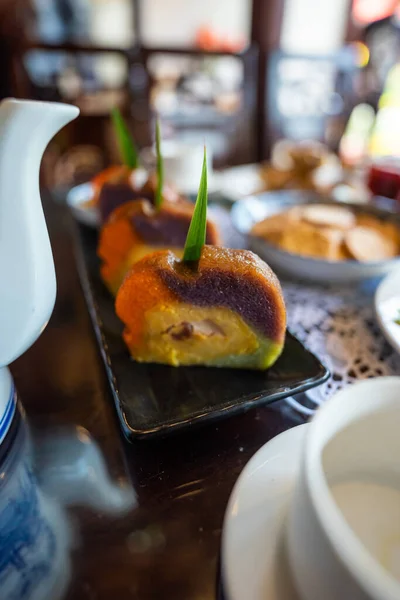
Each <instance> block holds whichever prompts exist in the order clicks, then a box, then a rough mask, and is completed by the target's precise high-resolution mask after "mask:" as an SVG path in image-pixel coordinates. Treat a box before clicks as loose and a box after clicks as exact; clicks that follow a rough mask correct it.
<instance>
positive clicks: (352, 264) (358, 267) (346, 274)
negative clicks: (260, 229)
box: [231, 191, 400, 283]
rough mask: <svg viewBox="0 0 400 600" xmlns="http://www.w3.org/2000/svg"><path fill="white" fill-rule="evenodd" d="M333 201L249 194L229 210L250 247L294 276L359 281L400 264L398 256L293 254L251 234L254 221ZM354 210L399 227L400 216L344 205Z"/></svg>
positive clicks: (307, 194)
mask: <svg viewBox="0 0 400 600" xmlns="http://www.w3.org/2000/svg"><path fill="white" fill-rule="evenodd" d="M316 202H317V203H318V204H330V205H331V204H332V202H331V201H330V200H326V199H323V198H321V197H319V196H317V195H316V194H314V193H312V192H300V191H281V192H266V193H263V194H259V195H254V196H249V197H248V198H245V199H243V200H241V201H240V202H237V203H236V204H235V205H234V206H233V208H232V210H231V215H232V221H233V224H234V226H235V227H236V229H237V230H238V231H239V232H240V233H242V234H245V235H248V239H249V247H250V248H251V250H253V251H254V252H256V253H257V254H258V255H259V256H261V258H262V259H263V260H265V261H266V262H267V263H268V264H269V265H270V266H271V267H272V268H273V269H275V270H276V271H278V272H281V273H283V274H287V275H290V276H292V277H295V278H300V279H306V280H309V281H314V282H321V283H345V282H354V283H355V282H359V281H362V280H367V279H373V278H375V277H379V276H383V275H386V274H387V273H390V272H391V271H393V270H394V269H396V268H397V267H400V257H396V258H392V259H390V260H385V261H376V262H358V261H355V260H346V261H329V260H323V259H316V258H310V257H305V256H300V255H298V254H292V253H290V252H285V251H284V250H280V249H279V248H276V247H275V246H273V245H272V244H269V243H268V242H266V241H264V240H261V239H259V238H256V237H254V236H252V235H251V234H250V230H251V228H252V227H253V225H254V224H255V223H257V222H258V221H261V220H262V219H265V218H266V217H268V216H270V215H273V214H277V213H280V212H283V211H285V210H286V209H288V208H290V207H292V206H295V205H296V204H306V203H316ZM346 206H349V207H350V208H351V209H352V210H354V211H355V212H357V213H364V214H370V215H373V216H377V217H379V218H382V219H386V220H390V221H391V222H394V223H396V224H397V225H398V226H399V228H400V215H395V214H392V213H388V212H386V211H382V210H379V209H376V208H374V207H372V206H365V205H359V204H346Z"/></svg>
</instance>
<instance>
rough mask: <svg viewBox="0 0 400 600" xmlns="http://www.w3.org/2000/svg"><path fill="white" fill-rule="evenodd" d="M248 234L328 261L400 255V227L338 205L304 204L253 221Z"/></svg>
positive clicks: (386, 257)
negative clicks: (256, 221) (255, 221)
mask: <svg viewBox="0 0 400 600" xmlns="http://www.w3.org/2000/svg"><path fill="white" fill-rule="evenodd" d="M251 234H252V235H253V236H254V237H257V238H261V239H263V240H265V241H267V242H269V243H270V244H272V245H274V246H276V247H278V248H280V249H281V250H285V251H286V252H290V253H291V254H299V255H301V256H308V257H312V258H320V259H324V260H329V261H341V260H357V261H359V262H376V261H381V260H388V259H391V258H394V257H395V256H398V255H399V254H400V230H399V228H398V227H397V226H396V225H395V224H394V223H391V222H389V221H385V220H383V219H379V218H378V217H375V216H373V215H368V214H362V213H355V212H354V211H353V210H351V208H349V207H346V206H343V205H340V204H305V205H299V206H295V207H292V208H290V209H288V210H286V211H284V212H281V213H278V214H274V215H271V216H269V217H267V218H266V219H264V220H263V221H259V222H258V223H255V224H254V226H253V227H252V230H251Z"/></svg>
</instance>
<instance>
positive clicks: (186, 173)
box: [142, 140, 212, 194]
mask: <svg viewBox="0 0 400 600" xmlns="http://www.w3.org/2000/svg"><path fill="white" fill-rule="evenodd" d="M161 152H162V157H163V163H164V174H165V180H166V181H167V182H169V183H171V184H173V185H174V186H175V187H176V188H177V189H178V190H179V191H181V192H182V193H187V194H191V193H197V190H198V187H199V183H200V176H201V167H202V164H203V154H204V145H203V144H198V143H189V142H185V141H181V140H163V141H162V142H161ZM142 158H143V162H144V164H145V165H146V166H147V167H149V168H150V167H151V165H154V164H155V149H154V148H146V149H145V150H144V151H143V153H142ZM207 169H208V175H209V177H210V176H211V175H212V150H211V148H210V147H209V146H208V147H207Z"/></svg>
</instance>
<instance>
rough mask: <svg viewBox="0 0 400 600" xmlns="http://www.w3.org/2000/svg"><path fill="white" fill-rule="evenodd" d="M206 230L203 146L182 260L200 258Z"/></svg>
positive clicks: (205, 182)
mask: <svg viewBox="0 0 400 600" xmlns="http://www.w3.org/2000/svg"><path fill="white" fill-rule="evenodd" d="M206 230H207V154H206V149H205V148H204V158H203V168H202V171H201V179H200V186H199V193H198V194H197V200H196V206H195V207H194V212H193V216H192V220H191V222H190V227H189V231H188V234H187V238H186V243H185V249H184V252H183V262H195V261H198V260H199V259H200V256H201V251H202V248H203V246H204V244H205V242H206Z"/></svg>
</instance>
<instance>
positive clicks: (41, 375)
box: [12, 195, 301, 600]
mask: <svg viewBox="0 0 400 600" xmlns="http://www.w3.org/2000/svg"><path fill="white" fill-rule="evenodd" d="M44 196H45V198H44V201H45V202H44V204H45V211H46V215H47V221H48V226H49V231H50V236H51V241H52V246H53V252H54V259H55V264H56V271H57V281H58V295H57V301H56V306H55V309H54V313H53V316H52V318H51V321H50V323H49V325H48V327H47V329H46V330H45V331H44V333H43V335H42V336H41V338H40V339H39V340H38V341H37V342H36V344H35V345H34V346H33V347H32V348H31V349H30V350H29V351H28V352H26V354H25V355H24V356H23V357H22V358H20V359H19V360H18V361H17V362H16V363H15V364H14V365H13V369H12V370H13V374H14V377H15V380H16V385H17V387H18V390H19V392H20V396H21V398H22V402H23V404H24V406H25V409H26V412H27V416H28V419H29V422H30V423H31V425H32V426H34V427H35V428H37V429H39V430H42V431H45V430H48V429H49V428H50V427H51V426H53V425H60V424H79V425H81V426H83V427H85V428H87V429H88V430H89V431H90V433H91V434H92V435H93V437H94V438H95V439H96V440H97V442H98V443H99V445H100V447H101V449H102V451H103V453H104V456H105V459H106V462H107V465H108V467H109V469H110V473H111V475H112V477H113V478H114V479H115V480H128V481H130V482H131V484H132V485H133V487H134V489H135V492H136V494H137V498H138V506H137V507H136V508H134V509H133V510H132V511H131V512H130V513H129V514H128V515H127V516H125V517H123V518H113V519H111V518H109V517H105V516H104V515H101V514H98V513H93V512H91V511H89V510H87V509H85V510H75V509H74V510H73V513H74V517H75V518H76V521H77V526H78V529H79V536H78V539H79V540H80V542H79V544H78V545H77V548H76V549H75V550H74V552H73V557H72V558H73V577H72V581H71V585H70V590H69V594H68V599H71V600H72V599H73V600H81V599H82V600H83V599H88V600H110V599H111V598H118V599H119V600H125V599H140V600H153V599H171V600H192V599H193V600H200V599H202V600H212V599H214V598H215V597H216V583H217V570H218V560H219V552H220V540H221V530H222V524H223V517H224V511H225V507H226V504H227V501H228V498H229V494H230V492H231V490H232V487H233V485H234V483H235V481H236V479H237V477H238V475H239V473H240V472H241V470H242V469H243V467H244V465H245V464H246V462H247V461H248V460H249V459H250V457H251V456H252V455H253V454H254V453H255V452H256V451H257V450H258V449H259V448H260V446H262V445H263V444H264V443H265V442H267V441H268V440H269V439H271V438H272V437H274V436H275V435H277V434H278V433H280V432H281V431H283V430H285V429H287V428H289V427H292V426H294V425H296V424H298V423H300V422H301V419H300V417H298V416H296V415H295V414H294V413H293V412H292V411H291V410H290V409H289V408H288V407H287V406H286V405H285V404H284V403H283V402H278V403H276V404H274V405H271V406H269V407H264V408H257V409H253V410H250V411H249V412H247V413H245V414H242V415H239V416H236V417H232V418H230V419H227V420H225V421H221V422H219V423H217V424H216V425H211V426H204V427H202V428H198V429H195V430H193V431H189V432H187V433H183V434H182V433H181V434H177V435H175V436H174V437H169V438H166V439H158V440H150V441H138V442H136V443H135V444H128V443H127V442H126V441H125V440H124V439H123V437H122V435H121V433H120V430H119V427H118V424H117V419H116V416H115V413H114V407H113V401H112V398H111V393H110V390H109V388H108V384H107V380H106V376H105V373H104V370H103V365H102V361H101V358H100V355H99V351H98V348H97V345H96V339H95V336H94V333H93V330H92V326H91V322H90V318H89V314H88V311H87V308H86V305H85V301H84V297H83V294H82V290H81V287H80V282H79V278H78V274H77V269H76V266H75V257H74V246H73V231H74V229H73V227H74V224H73V222H72V219H71V217H70V215H69V214H68V212H67V210H66V209H65V208H64V207H63V206H61V205H58V204H56V203H55V202H54V201H52V200H51V198H50V197H49V196H46V195H44Z"/></svg>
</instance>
